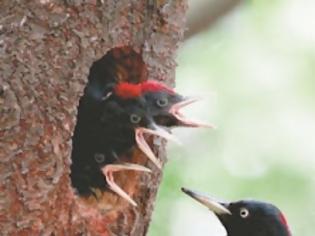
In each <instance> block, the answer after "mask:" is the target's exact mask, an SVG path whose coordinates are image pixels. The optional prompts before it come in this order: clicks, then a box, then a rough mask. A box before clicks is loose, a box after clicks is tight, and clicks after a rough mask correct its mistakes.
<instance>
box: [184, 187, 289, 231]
mask: <svg viewBox="0 0 315 236" xmlns="http://www.w3.org/2000/svg"><path fill="white" fill-rule="evenodd" d="M182 191H183V192H184V193H186V194H187V195H189V196H190V197H192V198H194V199H195V200H197V201H198V202H200V203H201V204H203V205H204V206H206V207H207V208H208V209H209V210H211V211H212V212H213V213H214V214H215V215H216V216H217V217H218V219H219V220H220V222H221V223H222V225H223V226H224V228H225V229H226V231H227V233H228V236H291V233H290V230H289V227H288V224H287V221H286V219H285V217H284V215H283V213H282V212H281V211H280V210H279V209H278V208H277V207H276V206H274V205H273V204H270V203H266V202H261V201H256V200H241V201H236V202H223V201H217V200H214V199H212V198H210V197H208V196H206V195H204V194H202V193H198V192H195V191H191V190H189V189H186V188H182Z"/></svg>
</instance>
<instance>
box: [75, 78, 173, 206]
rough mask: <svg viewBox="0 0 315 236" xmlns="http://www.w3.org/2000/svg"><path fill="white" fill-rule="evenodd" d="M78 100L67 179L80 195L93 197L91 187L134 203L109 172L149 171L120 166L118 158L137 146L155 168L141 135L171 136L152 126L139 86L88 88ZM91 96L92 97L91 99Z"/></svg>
mask: <svg viewBox="0 0 315 236" xmlns="http://www.w3.org/2000/svg"><path fill="white" fill-rule="evenodd" d="M86 91H87V93H86V94H85V95H84V96H83V98H82V100H81V101H80V108H79V114H78V121H77V125H76V128H75V132H74V136H73V150H72V160H73V163H72V166H71V179H72V183H73V185H74V187H75V188H76V189H77V190H78V192H79V193H80V194H83V195H90V194H93V189H94V188H100V189H102V190H106V189H107V188H109V189H111V190H112V191H114V192H115V193H117V194H118V195H120V196H121V197H123V198H124V199H126V200H127V201H129V202H130V203H131V204H133V205H136V203H135V202H134V201H133V200H132V199H131V198H130V197H129V196H128V194H126V193H125V192H124V191H123V190H122V189H121V188H120V187H119V186H118V185H117V184H116V183H115V182H114V179H113V172H116V171H121V170H136V171H145V172H150V170H149V169H148V168H146V167H143V166H140V165H136V164H130V163H121V161H120V157H121V156H122V155H124V154H126V153H128V151H130V150H131V149H132V148H133V147H134V146H135V145H137V146H138V147H139V148H140V149H141V150H142V151H143V152H144V153H145V154H146V155H147V156H148V158H149V159H150V160H151V161H152V162H153V163H154V164H155V165H156V166H157V167H159V168H161V163H160V161H159V160H158V159H157V158H156V157H155V155H154V154H153V152H152V151H151V149H150V147H149V145H148V144H147V143H146V141H145V138H144V135H145V134H150V135H157V136H161V137H163V138H166V139H173V136H172V135H171V134H169V133H168V132H167V131H165V130H164V129H162V128H160V127H159V126H158V125H157V124H155V122H154V119H153V117H152V116H151V115H150V112H149V110H148V107H147V104H146V101H145V99H144V98H143V97H142V96H141V86H140V85H136V84H129V83H119V84H116V85H114V86H112V85H110V86H109V87H108V89H106V90H104V91H106V93H104V94H103V97H100V95H99V94H100V92H99V91H97V93H95V94H93V93H94V92H95V90H94V89H91V87H88V88H87V89H86ZM94 95H95V96H94Z"/></svg>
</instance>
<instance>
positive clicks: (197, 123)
mask: <svg viewBox="0 0 315 236" xmlns="http://www.w3.org/2000/svg"><path fill="white" fill-rule="evenodd" d="M199 100H200V99H199V98H189V99H186V100H184V101H182V102H179V103H176V104H174V105H173V106H172V107H171V109H170V111H169V112H170V113H171V114H172V115H173V116H174V117H175V118H176V119H177V120H179V121H180V122H181V123H182V125H184V126H187V127H196V128H197V127H205V128H214V126H213V125H211V124H207V123H203V122H200V121H195V120H192V119H188V118H186V117H185V116H184V115H183V114H182V113H181V111H180V110H181V109H182V108H184V107H186V106H188V105H190V104H192V103H195V102H197V101H199Z"/></svg>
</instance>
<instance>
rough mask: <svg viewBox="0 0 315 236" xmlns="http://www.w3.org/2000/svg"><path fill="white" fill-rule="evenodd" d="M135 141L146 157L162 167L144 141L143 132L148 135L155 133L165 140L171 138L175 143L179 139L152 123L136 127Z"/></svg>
mask: <svg viewBox="0 0 315 236" xmlns="http://www.w3.org/2000/svg"><path fill="white" fill-rule="evenodd" d="M135 133H136V142H137V144H138V147H139V148H140V150H141V151H143V152H144V153H145V154H146V155H147V157H148V158H149V159H150V160H151V161H152V162H153V163H154V164H155V165H156V166H157V167H158V168H159V169H162V164H161V162H160V161H159V160H158V159H157V157H156V156H155V155H154V153H153V151H152V150H151V148H150V146H149V145H148V143H147V142H146V140H145V138H144V134H149V135H156V136H159V137H162V138H164V139H166V140H171V141H174V142H176V143H179V141H178V140H177V139H176V137H175V136H173V135H172V134H170V133H169V132H167V131H166V130H165V129H162V128H160V127H159V126H158V125H156V124H154V123H152V124H151V125H150V128H144V127H139V128H136V132H135Z"/></svg>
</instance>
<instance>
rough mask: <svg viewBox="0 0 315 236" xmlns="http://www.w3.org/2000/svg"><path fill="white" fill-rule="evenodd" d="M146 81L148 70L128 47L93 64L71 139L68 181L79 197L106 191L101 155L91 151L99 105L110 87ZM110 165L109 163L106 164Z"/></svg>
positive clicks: (95, 137)
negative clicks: (124, 82)
mask: <svg viewBox="0 0 315 236" xmlns="http://www.w3.org/2000/svg"><path fill="white" fill-rule="evenodd" d="M146 79H147V69H146V66H145V64H144V62H143V60H142V57H141V54H139V53H137V52H136V51H135V50H133V49H132V48H131V47H129V46H125V47H118V48H113V49H111V50H110V51H109V52H108V53H107V54H106V55H104V56H103V57H102V58H101V59H99V60H97V61H95V62H94V63H93V64H92V66H91V68H90V72H89V76H88V83H87V85H86V87H85V89H84V94H83V96H82V97H81V99H80V102H79V106H78V115H77V123H76V126H75V130H74V135H73V137H72V154H71V159H72V165H71V174H70V177H71V182H72V186H73V187H74V189H75V192H76V193H78V194H79V195H80V196H87V195H95V193H96V192H99V190H101V191H103V190H106V187H107V186H106V182H105V179H104V176H103V175H102V173H101V168H100V165H99V164H100V162H102V160H103V158H104V156H103V155H102V153H98V150H93V149H95V147H96V146H97V145H99V144H96V142H97V141H99V140H98V137H97V136H93V135H94V134H93V132H94V129H97V125H96V123H97V122H99V114H100V112H101V111H100V106H98V103H99V102H100V99H102V98H103V97H104V96H105V95H106V94H105V93H106V90H107V88H108V87H110V85H112V84H116V83H118V82H122V81H128V82H131V83H139V82H141V81H144V80H146ZM107 164H110V163H107Z"/></svg>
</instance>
